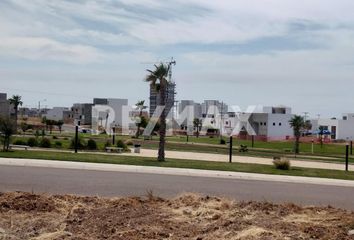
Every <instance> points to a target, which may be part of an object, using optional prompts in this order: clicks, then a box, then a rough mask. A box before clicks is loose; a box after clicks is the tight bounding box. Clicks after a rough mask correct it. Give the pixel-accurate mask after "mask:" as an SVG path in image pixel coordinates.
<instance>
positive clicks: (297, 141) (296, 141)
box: [295, 136, 300, 154]
mask: <svg viewBox="0 0 354 240" xmlns="http://www.w3.org/2000/svg"><path fill="white" fill-rule="evenodd" d="M299 145H300V137H298V136H297V137H296V138H295V153H296V154H299V152H300V148H299Z"/></svg>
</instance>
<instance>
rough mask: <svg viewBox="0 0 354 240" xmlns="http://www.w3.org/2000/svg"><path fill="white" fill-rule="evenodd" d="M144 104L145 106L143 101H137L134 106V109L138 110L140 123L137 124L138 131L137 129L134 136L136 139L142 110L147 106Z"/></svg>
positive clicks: (138, 133)
mask: <svg viewBox="0 0 354 240" xmlns="http://www.w3.org/2000/svg"><path fill="white" fill-rule="evenodd" d="M144 104H145V100H141V101H138V102H137V103H136V104H135V107H136V109H137V110H139V118H140V121H139V122H138V123H137V127H138V129H137V131H136V135H135V137H136V138H139V135H140V127H141V121H142V117H143V111H144V109H146V108H147V106H144Z"/></svg>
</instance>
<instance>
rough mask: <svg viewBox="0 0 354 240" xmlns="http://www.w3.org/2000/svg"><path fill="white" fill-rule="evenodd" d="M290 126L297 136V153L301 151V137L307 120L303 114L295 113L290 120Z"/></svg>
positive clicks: (295, 148)
mask: <svg viewBox="0 0 354 240" xmlns="http://www.w3.org/2000/svg"><path fill="white" fill-rule="evenodd" d="M289 123H290V126H291V127H292V128H293V131H294V136H295V147H294V150H295V154H298V153H299V152H300V137H301V130H302V129H303V128H304V127H305V120H304V118H303V117H302V116H299V115H295V116H294V117H292V118H291V119H290V121H289Z"/></svg>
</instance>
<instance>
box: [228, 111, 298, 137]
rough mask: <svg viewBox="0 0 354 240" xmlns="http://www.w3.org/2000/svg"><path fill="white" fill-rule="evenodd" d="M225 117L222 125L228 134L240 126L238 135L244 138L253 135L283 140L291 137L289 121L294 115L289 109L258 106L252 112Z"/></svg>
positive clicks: (229, 114)
mask: <svg viewBox="0 0 354 240" xmlns="http://www.w3.org/2000/svg"><path fill="white" fill-rule="evenodd" d="M226 116H227V117H225V118H224V119H223V125H224V127H225V128H226V132H228V133H230V132H231V131H232V129H234V128H235V127H237V125H238V124H240V125H239V126H240V127H241V132H240V135H244V136H247V135H252V134H254V135H256V136H257V137H260V138H264V139H266V140H285V139H289V138H291V137H293V129H292V128H291V126H290V124H289V121H290V119H291V118H292V117H293V116H294V115H293V114H292V113H291V108H289V107H269V106H258V107H257V108H255V109H254V111H253V112H249V113H234V114H233V113H228V114H227V115H226ZM250 127H252V129H253V131H254V132H252V130H251V128H250Z"/></svg>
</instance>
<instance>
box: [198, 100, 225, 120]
mask: <svg viewBox="0 0 354 240" xmlns="http://www.w3.org/2000/svg"><path fill="white" fill-rule="evenodd" d="M201 108H202V117H203V118H206V117H208V115H209V117H211V116H210V115H213V116H214V117H216V116H217V115H218V114H225V113H227V112H228V108H229V107H228V105H227V104H225V103H223V102H220V101H219V100H204V102H203V103H202V104H201Z"/></svg>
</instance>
